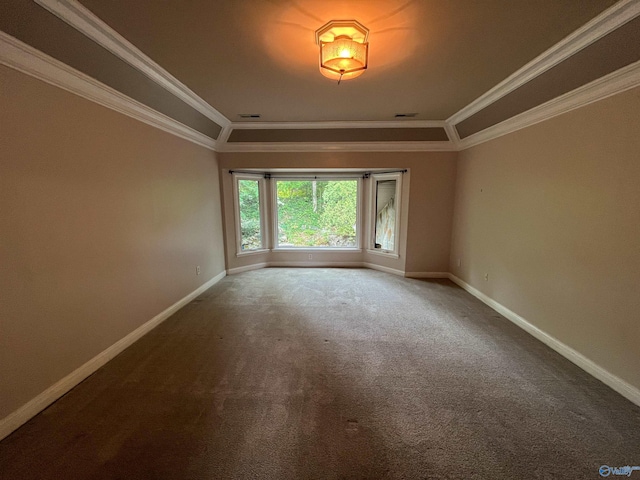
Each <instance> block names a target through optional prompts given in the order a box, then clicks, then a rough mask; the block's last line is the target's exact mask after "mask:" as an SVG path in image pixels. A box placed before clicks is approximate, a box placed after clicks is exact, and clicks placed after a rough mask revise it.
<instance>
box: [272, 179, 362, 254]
mask: <svg viewBox="0 0 640 480" xmlns="http://www.w3.org/2000/svg"><path fill="white" fill-rule="evenodd" d="M278 180H285V181H292V180H293V181H296V180H306V181H311V180H324V181H327V180H356V181H357V195H356V246H355V247H309V246H304V247H291V246H286V247H280V246H278ZM362 197H363V194H362V177H361V176H358V177H354V176H353V174H350V175H340V174H333V173H332V174H328V175H296V176H291V177H289V176H282V177H280V176H278V178H273V179H271V208H270V211H269V213H270V215H271V216H272V217H273V218H272V219H271V227H272V228H271V245H272V248H271V250H272V251H273V252H305V251H308V252H351V253H357V252H362Z"/></svg>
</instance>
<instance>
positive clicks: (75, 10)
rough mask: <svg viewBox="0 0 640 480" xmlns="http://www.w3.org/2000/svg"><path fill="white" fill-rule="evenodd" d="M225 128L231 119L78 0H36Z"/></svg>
mask: <svg viewBox="0 0 640 480" xmlns="http://www.w3.org/2000/svg"><path fill="white" fill-rule="evenodd" d="M35 2H36V3H38V4H39V5H40V6H42V7H43V8H45V9H47V10H48V11H50V12H51V13H53V14H54V15H56V16H57V17H59V18H60V19H62V20H64V21H65V22H66V23H68V24H69V25H71V26H72V27H73V28H75V29H76V30H78V31H79V32H82V33H83V34H84V35H86V36H87V37H89V38H90V39H92V40H94V41H95V42H96V43H98V44H99V45H102V46H103V47H104V48H106V49H107V50H108V51H110V52H111V53H113V54H114V55H116V56H118V57H120V58H121V59H122V60H124V61H125V62H127V63H128V64H129V65H131V66H133V67H134V68H136V69H137V70H139V71H140V72H141V73H143V74H144V75H146V76H147V77H149V78H150V79H151V80H153V81H154V82H156V83H157V84H158V85H160V86H162V87H163V88H165V89H166V90H167V91H169V92H171V93H172V94H173V95H175V96H176V97H178V98H179V99H180V100H182V101H183V102H185V103H186V104H187V105H190V106H191V107H193V108H194V109H195V110H197V111H198V112H200V113H201V114H203V115H204V116H205V117H207V118H209V119H210V120H212V121H214V122H215V123H217V124H218V125H220V126H221V127H226V126H227V125H229V123H230V121H229V119H228V118H227V117H225V116H224V115H223V114H222V113H220V112H219V111H218V110H216V109H215V108H213V107H212V106H211V105H209V104H208V103H207V102H206V101H204V100H203V99H202V98H200V97H199V96H198V95H197V94H196V93H195V92H193V91H192V90H190V89H189V87H187V86H186V85H185V84H183V83H182V82H180V81H179V80H178V79H177V78H175V77H174V76H173V75H171V74H170V73H169V72H168V71H166V70H165V69H164V68H162V67H161V66H160V65H158V64H157V63H156V62H154V61H153V60H152V59H151V58H149V57H148V56H146V55H145V54H144V53H143V52H142V51H140V50H139V49H138V48H137V47H135V46H134V45H133V44H132V43H131V42H129V41H128V40H127V39H126V38H124V37H123V36H122V35H120V34H119V33H118V32H116V31H115V30H114V29H112V28H111V27H110V26H109V25H107V24H106V23H105V22H103V21H102V20H101V19H100V18H98V17H97V16H96V15H95V14H94V13H93V12H91V10H89V9H88V8H86V7H84V6H83V5H81V4H80V3H79V2H78V1H76V0H35Z"/></svg>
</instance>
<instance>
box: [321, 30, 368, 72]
mask: <svg viewBox="0 0 640 480" xmlns="http://www.w3.org/2000/svg"><path fill="white" fill-rule="evenodd" d="M368 39H369V29H368V28H366V27H365V26H364V25H362V24H361V23H360V22H358V21H356V20H332V21H330V22H329V23H327V24H325V25H323V26H322V27H320V28H319V29H318V30H316V44H318V46H319V47H320V73H322V75H324V76H325V77H327V78H331V79H332V80H338V83H340V81H341V80H348V79H351V78H356V77H359V76H360V75H362V74H363V73H364V71H365V70H366V69H367V63H368V61H369V44H368V43H367V40H368Z"/></svg>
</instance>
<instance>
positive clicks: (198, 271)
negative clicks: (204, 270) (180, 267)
mask: <svg viewBox="0 0 640 480" xmlns="http://www.w3.org/2000/svg"><path fill="white" fill-rule="evenodd" d="M196 275H200V265H198V266H197V267H196Z"/></svg>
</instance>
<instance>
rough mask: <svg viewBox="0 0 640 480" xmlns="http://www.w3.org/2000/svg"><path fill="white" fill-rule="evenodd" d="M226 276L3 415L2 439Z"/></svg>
mask: <svg viewBox="0 0 640 480" xmlns="http://www.w3.org/2000/svg"><path fill="white" fill-rule="evenodd" d="M225 276H226V272H225V271H224V270H223V271H222V272H220V273H219V274H218V275H216V276H215V277H213V278H212V279H211V280H209V281H208V282H206V283H204V284H203V285H201V286H200V287H198V288H197V289H196V290H194V291H193V292H191V293H190V294H188V295H187V296H185V297H184V298H182V299H181V300H178V301H177V302H176V303H174V304H173V305H171V306H170V307H169V308H167V309H166V310H164V311H163V312H161V313H159V314H158V315H156V316H155V317H153V318H152V319H151V320H149V321H148V322H146V323H144V324H142V325H141V326H140V327H138V328H136V329H135V330H134V331H133V332H131V333H129V334H128V335H127V336H125V337H124V338H121V339H120V340H118V341H117V342H116V343H114V344H113V345H111V346H110V347H109V348H107V349H106V350H104V351H102V352H101V353H99V354H98V355H96V356H95V357H93V358H92V359H91V360H89V361H88V362H87V363H85V364H84V365H82V366H81V367H79V368H78V369H76V370H74V371H73V372H71V373H70V374H69V375H67V376H66V377H64V378H63V379H62V380H60V381H58V382H56V383H55V384H53V385H51V386H50V387H49V388H47V389H46V390H45V391H44V392H42V393H40V394H39V395H37V396H36V397H35V398H33V399H31V400H30V401H29V402H27V403H26V404H24V405H23V406H22V407H20V408H18V409H17V410H15V411H14V412H13V413H10V414H9V415H8V416H6V417H5V418H3V419H0V440H2V439H3V438H5V437H6V436H7V435H9V434H10V433H11V432H13V431H14V430H17V429H18V428H19V427H20V426H22V425H24V424H25V423H27V422H28V421H29V420H30V419H31V418H33V417H35V416H36V415H37V414H38V413H40V412H41V411H42V410H44V409H45V408H47V407H48V406H49V405H51V404H52V403H53V402H55V401H56V400H57V399H59V398H60V397H62V396H63V395H64V394H66V393H67V392H69V391H70V390H71V389H72V388H73V387H75V386H76V385H78V384H79V383H80V382H82V381H83V380H84V379H85V378H87V377H88V376H89V375H91V374H93V373H94V372H96V371H97V370H98V369H99V368H100V367H102V366H103V365H105V364H106V363H107V362H109V361H110V360H111V359H113V358H114V357H115V356H116V355H118V354H119V353H121V352H123V351H124V350H125V349H126V348H127V347H129V346H130V345H132V344H134V343H135V342H136V341H138V340H139V339H140V338H142V337H143V336H144V335H146V334H147V333H149V332H150V331H151V330H153V329H154V328H156V327H157V326H158V325H160V324H161V323H162V322H164V321H165V320H166V319H167V318H169V317H170V316H171V315H173V314H174V313H176V312H177V311H178V310H180V309H181V308H182V307H183V306H185V305H186V304H187V303H189V302H190V301H191V300H193V299H194V298H196V297H197V296H198V295H200V294H202V293H204V292H205V291H206V290H208V289H209V288H211V287H212V286H214V285H215V284H216V283H218V282H219V281H220V280H222V279H223V278H224V277H225Z"/></svg>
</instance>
